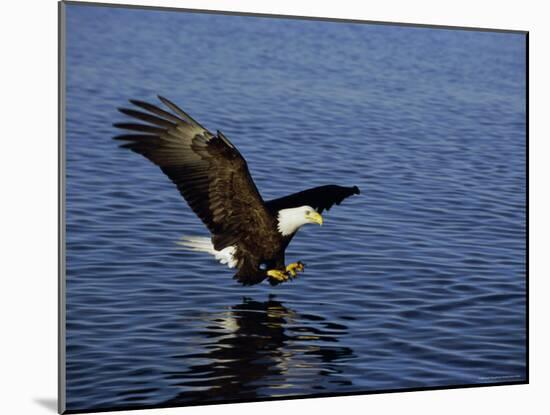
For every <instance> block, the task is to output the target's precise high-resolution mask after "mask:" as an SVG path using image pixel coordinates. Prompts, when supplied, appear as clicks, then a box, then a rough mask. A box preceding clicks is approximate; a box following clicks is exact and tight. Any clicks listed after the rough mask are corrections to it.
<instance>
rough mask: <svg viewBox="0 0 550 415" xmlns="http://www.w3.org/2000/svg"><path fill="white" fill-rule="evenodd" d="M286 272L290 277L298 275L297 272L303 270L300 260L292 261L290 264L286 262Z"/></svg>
mask: <svg viewBox="0 0 550 415" xmlns="http://www.w3.org/2000/svg"><path fill="white" fill-rule="evenodd" d="M286 272H288V273H289V274H290V277H291V278H294V277H296V275H298V272H304V263H303V262H301V261H298V262H293V263H292V264H288V265H287V266H286Z"/></svg>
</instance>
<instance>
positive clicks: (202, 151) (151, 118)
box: [114, 96, 270, 249]
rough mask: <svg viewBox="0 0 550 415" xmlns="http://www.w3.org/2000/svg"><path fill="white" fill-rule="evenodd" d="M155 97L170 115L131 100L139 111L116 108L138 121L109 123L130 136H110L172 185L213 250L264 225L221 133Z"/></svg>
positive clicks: (241, 165)
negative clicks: (158, 170) (206, 233)
mask: <svg viewBox="0 0 550 415" xmlns="http://www.w3.org/2000/svg"><path fill="white" fill-rule="evenodd" d="M159 99H160V100H161V101H162V103H163V104H164V105H166V107H167V108H168V109H170V110H171V112H168V111H165V110H163V109H161V108H159V107H157V106H155V105H152V104H148V103H146V102H142V101H137V100H130V102H131V103H132V104H134V105H135V106H137V107H139V108H140V109H141V110H136V109H127V108H120V109H119V111H120V112H122V113H123V114H126V115H128V116H130V117H133V118H135V119H137V120H139V121H142V122H137V123H136V122H132V123H117V124H114V126H115V127H117V128H121V129H124V130H128V131H129V132H130V133H128V134H123V135H119V136H117V137H114V138H115V139H116V140H123V141H127V142H128V143H126V144H123V145H122V146H121V147H124V148H128V149H130V150H132V151H135V152H136V153H139V154H141V155H143V156H145V157H147V158H148V159H149V160H151V161H152V162H153V163H155V164H156V165H157V166H159V167H160V168H161V170H162V171H163V172H164V173H165V174H166V175H167V176H168V177H169V178H170V179H171V180H172V181H173V182H174V183H175V184H176V186H177V188H178V190H179V191H180V193H181V195H182V196H183V197H184V198H185V200H186V201H187V203H188V204H189V206H190V207H191V209H193V211H194V212H195V213H196V214H197V216H199V218H200V219H201V220H202V221H203V222H204V224H205V225H206V226H207V227H208V229H209V230H210V232H211V233H212V234H213V235H214V236H215V238H213V241H214V244H215V245H218V246H215V248H216V249H221V248H223V247H224V246H228V245H231V244H235V243H238V242H239V241H240V240H242V239H243V238H244V237H245V236H246V235H245V234H244V233H245V232H247V231H250V230H251V229H254V230H256V231H258V230H259V231H261V230H262V229H265V227H266V226H269V219H270V216H269V213H268V211H267V210H266V209H265V206H264V204H263V200H262V197H261V196H260V193H259V192H258V189H257V188H256V185H255V184H254V181H253V180H252V177H251V176H250V172H249V171H248V167H247V164H246V161H245V159H244V158H243V157H242V156H241V154H240V153H239V151H238V150H237V149H236V148H235V146H234V145H233V144H231V142H230V141H229V140H228V139H227V137H225V136H224V135H223V134H222V133H221V132H220V131H218V132H217V134H216V135H214V134H212V133H210V132H209V131H208V130H206V129H205V128H204V127H202V126H201V125H200V124H199V123H198V122H196V121H195V120H194V119H193V118H191V117H190V116H189V115H187V114H186V113H185V112H184V111H182V110H181V109H180V108H178V107H177V106H176V105H175V104H173V103H172V102H170V101H169V100H167V99H166V98H163V97H160V96H159ZM142 110H144V111H142ZM243 223H244V224H247V225H248V226H246V229H245V228H243V226H242V224H243ZM216 237H217V238H216ZM221 245H224V246H221Z"/></svg>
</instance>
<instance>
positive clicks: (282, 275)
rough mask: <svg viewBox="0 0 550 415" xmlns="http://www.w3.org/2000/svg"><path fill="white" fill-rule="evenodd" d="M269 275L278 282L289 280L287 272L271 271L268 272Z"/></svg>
mask: <svg viewBox="0 0 550 415" xmlns="http://www.w3.org/2000/svg"><path fill="white" fill-rule="evenodd" d="M267 275H268V276H269V277H270V278H272V279H274V280H276V281H277V282H285V281H288V278H289V277H288V274H287V273H286V272H283V271H279V270H278V269H270V270H269V271H267Z"/></svg>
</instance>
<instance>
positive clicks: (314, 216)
mask: <svg viewBox="0 0 550 415" xmlns="http://www.w3.org/2000/svg"><path fill="white" fill-rule="evenodd" d="M306 218H307V220H309V221H310V222H313V223H318V224H319V225H322V224H323V217H322V216H321V215H320V214H318V213H317V212H315V211H314V210H312V211H311V212H310V213H309V214H307V215H306Z"/></svg>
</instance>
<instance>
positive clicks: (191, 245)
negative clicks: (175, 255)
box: [176, 236, 237, 268]
mask: <svg viewBox="0 0 550 415" xmlns="http://www.w3.org/2000/svg"><path fill="white" fill-rule="evenodd" d="M176 243H177V244H178V245H180V246H183V247H185V249H188V250H190V251H199V252H206V253H209V254H210V255H213V256H214V257H215V258H216V259H217V260H218V261H220V262H221V263H222V264H227V266H228V267H229V268H235V267H236V266H237V260H236V259H235V252H236V249H235V247H234V246H227V247H225V248H223V249H222V250H220V251H216V250H215V249H214V245H213V244H212V241H211V240H210V238H206V237H204V236H184V237H182V238H181V240H179V241H177V242H176Z"/></svg>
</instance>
